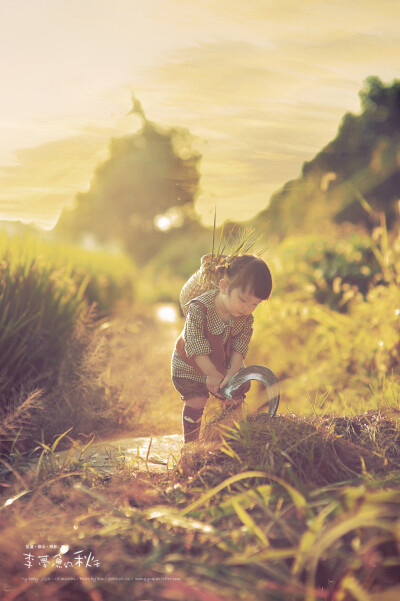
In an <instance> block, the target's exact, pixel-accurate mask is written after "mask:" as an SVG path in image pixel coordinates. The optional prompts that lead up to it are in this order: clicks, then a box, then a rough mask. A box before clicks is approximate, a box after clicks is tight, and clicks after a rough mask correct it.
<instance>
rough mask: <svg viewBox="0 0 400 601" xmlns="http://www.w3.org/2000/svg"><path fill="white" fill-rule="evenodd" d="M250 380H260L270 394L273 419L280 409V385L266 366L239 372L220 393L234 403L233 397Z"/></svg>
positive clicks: (246, 368)
mask: <svg viewBox="0 0 400 601" xmlns="http://www.w3.org/2000/svg"><path fill="white" fill-rule="evenodd" d="M249 380H258V381H259V382H261V383H262V384H263V385H264V387H265V388H266V390H267V392H268V398H269V410H268V415H269V416H270V417H273V416H274V415H275V413H276V411H277V409H278V405H279V399H280V394H279V384H278V380H277V379H276V377H275V374H274V373H273V372H272V371H271V370H270V369H269V367H265V366H264V365H250V366H249V367H245V368H243V369H241V370H239V371H238V372H237V373H236V374H235V375H234V376H233V377H232V378H231V379H230V380H229V382H228V383H227V384H226V386H224V387H223V388H221V389H220V390H219V391H218V392H219V394H222V395H223V396H224V397H225V398H226V399H228V400H230V401H232V400H233V398H232V396H233V395H234V393H235V391H236V390H237V389H238V388H239V386H241V385H242V384H244V383H245V382H248V381H249Z"/></svg>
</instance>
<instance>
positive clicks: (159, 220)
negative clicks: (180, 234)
mask: <svg viewBox="0 0 400 601" xmlns="http://www.w3.org/2000/svg"><path fill="white" fill-rule="evenodd" d="M155 224H156V228H157V229H159V230H161V231H162V232H166V231H168V230H169V229H170V227H171V226H172V223H171V219H169V218H168V217H166V216H165V215H160V217H156V219H155Z"/></svg>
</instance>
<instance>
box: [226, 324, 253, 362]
mask: <svg viewBox="0 0 400 601" xmlns="http://www.w3.org/2000/svg"><path fill="white" fill-rule="evenodd" d="M253 322H254V317H253V316H252V315H249V316H248V318H247V319H246V322H245V324H244V325H243V328H242V329H241V330H240V332H238V334H236V336H232V343H231V345H232V349H233V350H235V351H237V352H238V353H240V354H241V355H243V357H246V355H247V352H248V350H249V343H250V339H251V337H252V335H253Z"/></svg>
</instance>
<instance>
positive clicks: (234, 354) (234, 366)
mask: <svg viewBox="0 0 400 601" xmlns="http://www.w3.org/2000/svg"><path fill="white" fill-rule="evenodd" d="M243 359H244V357H243V355H242V354H241V353H239V352H238V351H235V350H234V349H232V351H231V361H230V365H229V367H228V370H227V372H226V376H225V378H224V379H223V380H222V381H221V383H220V385H219V387H220V388H223V387H224V386H225V385H226V384H227V383H228V382H229V380H230V379H231V378H232V376H234V375H235V374H236V373H237V372H238V371H239V369H240V368H241V367H242V365H243Z"/></svg>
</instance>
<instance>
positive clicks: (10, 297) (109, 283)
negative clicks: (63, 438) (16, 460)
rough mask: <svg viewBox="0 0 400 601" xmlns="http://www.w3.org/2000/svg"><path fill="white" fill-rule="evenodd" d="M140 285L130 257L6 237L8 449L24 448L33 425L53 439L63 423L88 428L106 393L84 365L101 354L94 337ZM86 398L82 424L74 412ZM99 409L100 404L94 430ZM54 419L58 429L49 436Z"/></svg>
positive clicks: (2, 437) (1, 237)
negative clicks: (101, 395)
mask: <svg viewBox="0 0 400 601" xmlns="http://www.w3.org/2000/svg"><path fill="white" fill-rule="evenodd" d="M134 280H135V270H134V267H133V265H132V263H131V262H130V260H129V259H128V258H127V257H125V256H121V255H115V254H110V253H106V252H97V251H96V252H94V251H93V252H92V251H84V250H82V249H80V248H77V247H73V246H66V245H61V244H58V243H56V242H50V241H46V240H43V239H40V238H39V237H33V236H31V237H25V238H21V237H18V236H15V237H9V236H7V235H6V234H5V233H2V234H0V415H1V418H2V427H1V428H0V445H1V447H2V448H4V447H5V448H6V449H8V450H10V445H13V446H15V445H16V441H17V440H18V445H17V446H16V448H18V446H19V444H20V443H21V441H22V440H23V439H24V438H26V437H27V436H28V437H29V436H30V434H29V432H30V430H31V429H32V427H33V426H32V424H33V423H34V422H37V427H38V426H39V424H40V422H42V424H46V432H47V433H49V432H50V433H52V434H59V433H60V431H59V430H58V429H57V428H63V427H64V425H65V424H64V423H61V424H60V419H67V420H72V422H73V423H74V424H77V423H78V422H79V421H80V422H81V424H82V429H84V424H85V423H87V420H86V419H85V418H84V416H85V415H86V414H87V413H88V411H89V408H90V407H92V406H93V399H92V398H91V397H94V396H95V393H96V390H97V391H100V388H101V386H100V388H99V385H98V384H96V382H95V380H96V373H95V372H96V370H97V371H98V367H97V368H95V369H93V368H90V369H89V368H88V367H87V365H86V364H87V361H88V353H89V352H92V354H93V353H94V352H95V349H93V348H92V349H91V345H92V342H91V341H92V339H93V335H92V333H93V332H94V330H95V329H96V328H97V327H98V325H100V323H101V319H104V317H105V316H106V315H110V314H111V313H112V312H113V310H114V309H115V307H116V305H117V304H118V303H119V302H131V301H132V299H133V295H134ZM92 346H93V345H92ZM90 349H91V350H90ZM92 363H93V362H92ZM84 377H86V379H87V381H86V382H83V379H84ZM90 378H91V381H90ZM39 390H41V394H40V395H39V394H37V391H39ZM88 390H90V391H91V393H90V394H88ZM73 391H75V392H74V393H73ZM85 395H86V403H84V405H83V406H82V408H81V416H80V417H79V416H78V415H77V410H78V408H77V407H76V406H75V405H76V402H78V400H79V402H80V403H82V397H84V396H85ZM55 397H56V398H55ZM32 399H35V401H34V402H33V401H32ZM103 400H104V399H103ZM49 403H50V406H49ZM103 405H104V403H103ZM46 406H47V410H46ZM92 408H93V407H92ZM101 408H102V402H101V399H99V400H98V401H97V409H96V411H95V412H92V416H91V418H90V419H89V422H90V421H91V420H92V427H94V424H95V423H97V421H98V419H97V418H96V419H95V417H94V415H95V414H98V415H99V414H100V409H101ZM103 409H104V406H103ZM43 412H44V413H43ZM89 412H90V411H89ZM41 415H42V418H40V416H41ZM57 417H58V418H59V419H58V418H57ZM48 418H51V420H52V421H53V422H54V424H53V427H50V429H49V427H48V426H49V419H48ZM93 420H94V421H93ZM88 427H90V425H89V424H88ZM33 430H35V428H33ZM36 430H37V428H36ZM39 435H40V432H39Z"/></svg>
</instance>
